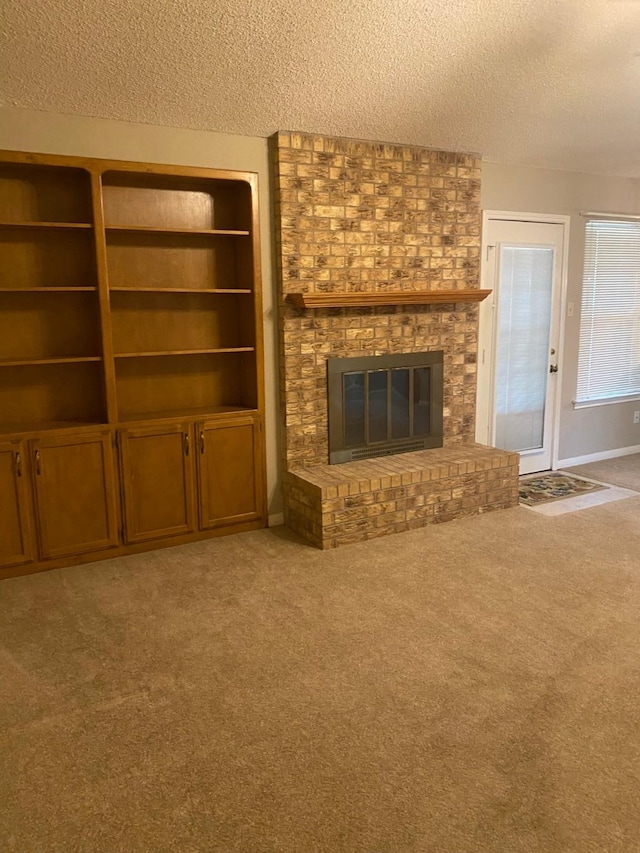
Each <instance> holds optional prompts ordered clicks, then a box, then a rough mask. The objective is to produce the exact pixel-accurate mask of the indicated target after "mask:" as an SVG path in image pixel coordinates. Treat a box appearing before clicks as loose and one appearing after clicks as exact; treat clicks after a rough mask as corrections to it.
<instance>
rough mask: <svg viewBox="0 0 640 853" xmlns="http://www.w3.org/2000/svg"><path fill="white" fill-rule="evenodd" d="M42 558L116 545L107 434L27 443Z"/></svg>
mask: <svg viewBox="0 0 640 853" xmlns="http://www.w3.org/2000/svg"><path fill="white" fill-rule="evenodd" d="M29 444H30V449H31V465H32V472H33V482H34V489H35V498H36V510H37V522H38V541H39V545H40V556H41V557H42V558H45V559H46V558H47V557H64V556H67V555H71V554H84V553H88V552H89V551H100V550H102V549H104V548H111V547H113V546H116V545H117V544H118V526H117V523H116V518H117V515H116V485H115V478H114V470H113V456H112V451H111V435H110V433H109V432H108V431H105V432H99V433H85V434H81V435H78V434H75V435H74V434H71V435H64V436H55V437H51V438H39V439H34V440H33V441H31V442H29Z"/></svg>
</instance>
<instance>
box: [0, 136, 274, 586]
mask: <svg viewBox="0 0 640 853" xmlns="http://www.w3.org/2000/svg"><path fill="white" fill-rule="evenodd" d="M262 372H263V356H262V308H261V297H260V243H259V233H258V205H257V176H256V175H255V174H253V173H249V172H232V171H223V170H214V169H195V168H179V167H171V166H161V165H156V164H148V163H129V162H119V161H113V160H93V159H87V158H74V157H58V156H53V155H51V156H49V155H41V154H25V153H22V152H7V151H5V152H0V440H1V441H3V442H4V444H3V447H6V448H8V449H6V450H4V451H3V453H4V455H3V456H2V469H1V470H0V481H1V484H0V497H2V499H3V503H6V504H7V505H8V506H10V510H9V511H8V512H6V513H4V516H3V518H2V520H0V534H1V535H2V540H3V541H2V543H1V544H0V564H1V565H7V563H8V561H11V565H16V566H17V565H18V564H20V563H23V564H24V563H26V562H28V561H29V560H33V568H34V570H39V569H42V568H46V567H48V566H49V565H63V564H64V563H65V561H66V562H70V561H72V560H71V559H69V558H71V557H75V555H78V554H81V553H83V554H86V555H87V559H92V557H91V555H92V554H94V553H95V555H96V556H95V559H99V558H100V554H101V553H102V555H103V556H104V552H105V551H106V550H107V549H109V548H113V547H115V546H116V545H117V547H118V553H129V552H131V550H143V549H144V547H145V544H144V543H146V542H148V543H150V544H149V545H148V546H147V547H155V546H156V545H159V544H161V543H162V540H163V539H165V538H166V539H167V540H168V541H169V539H171V540H173V541H175V538H176V537H181V539H180V541H189V537H191V538H203V537H205V536H215V535H219V534H221V533H224V532H232V531H233V530H235V529H238V528H241V529H250V527H252V526H253V527H260V526H264V525H265V524H266V509H265V505H266V501H265V493H264V488H265V486H264V448H263V442H264V439H263V435H262V431H261V429H260V425H261V424H262V422H263V417H264V387H263V376H262ZM196 424H198V427H197V428H196ZM232 424H233V425H232ZM200 433H202V436H203V445H202V446H203V447H204V453H203V454H202V457H203V458H202V459H200V458H199V447H200V443H199V440H200ZM116 434H117V435H120V437H121V440H122V445H121V452H120V467H119V468H117V467H116V468H115V469H114V468H113V467H112V464H111V462H110V458H111V456H112V448H111V446H110V444H109V441H110V438H109V436H113V435H116ZM185 436H186V438H185ZM15 442H18V443H19V442H22V445H20V446H21V447H22V450H20V451H19V452H20V453H21V454H22V453H23V452H24V451H25V450H27V456H28V459H27V460H26V462H25V460H24V459H22V457H21V461H22V463H23V465H24V466H25V467H24V471H25V472H26V473H23V474H22V477H19V476H18V475H17V474H16V457H15V453H16V452H18V451H15V449H14V448H15V446H16V445H15ZM187 448H188V449H189V454H190V455H189V456H187ZM114 470H115V472H116V473H115V475H114ZM114 477H120V481H119V482H118V481H117V480H115V479H114ZM29 478H30V482H31V486H32V488H33V494H30V488H29V482H27V481H29ZM25 495H27V496H28V499H27V497H25ZM119 495H122V507H123V514H124V517H123V518H120V517H119V516H118V515H117V513H118V512H119V511H120V502H119V501H118V500H117V498H118V496H119ZM32 504H33V507H34V512H35V515H36V516H37V524H33V525H30V524H29V518H30V515H31V513H30V508H31V505H32ZM123 524H124V528H125V530H126V544H125V545H122V544H120V545H118V537H117V530H118V528H119V527H120V526H122V525H123ZM128 549H129V550H128ZM76 562H77V560H76ZM6 571H7V570H4V569H3V574H5V573H6Z"/></svg>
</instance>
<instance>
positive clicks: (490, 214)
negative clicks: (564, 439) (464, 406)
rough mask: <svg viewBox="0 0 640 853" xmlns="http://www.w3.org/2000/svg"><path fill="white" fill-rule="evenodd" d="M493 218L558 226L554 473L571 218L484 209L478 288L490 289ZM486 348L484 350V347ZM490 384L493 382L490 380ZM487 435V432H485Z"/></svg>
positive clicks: (481, 426) (482, 426)
mask: <svg viewBox="0 0 640 853" xmlns="http://www.w3.org/2000/svg"><path fill="white" fill-rule="evenodd" d="M493 219H497V220H503V221H508V222H534V223H544V224H545V225H560V226H562V255H561V258H560V263H561V269H560V318H559V322H560V328H559V330H558V332H559V339H558V341H559V344H558V356H559V358H558V374H557V382H556V383H555V391H554V416H553V430H552V440H551V468H552V470H554V471H555V470H557V468H558V467H559V459H560V457H559V455H558V447H559V444H560V412H561V401H562V377H563V374H564V352H565V324H566V312H567V287H568V280H569V275H568V272H569V228H570V224H571V217H570V216H568V215H565V214H560V213H558V214H555V213H524V212H520V211H513V210H484V211H483V212H482V247H481V256H480V257H481V262H480V287H481V288H485V289H488V290H491V289H492V288H493V282H488V281H487V263H486V257H487V244H486V242H485V237H484V235H485V234H486V233H487V228H488V224H489V221H490V220H493ZM482 332H483V329H482V325H480V326H479V335H478V354H480V353H481V352H482V349H483V345H484V343H485V342H484V341H483V340H482V339H481V337H480V336H481V335H482ZM492 346H495V341H492ZM485 348H486V347H485ZM488 356H489V357H488V361H489V363H490V364H491V363H493V351H491V352H489V353H488ZM492 381H493V379H492ZM489 417H491V413H489ZM488 428H489V424H476V441H478V440H479V438H478V436H477V433H478V432H479V431H480V430H481V431H482V434H483V435H486V434H487V429H488ZM489 434H490V433H489Z"/></svg>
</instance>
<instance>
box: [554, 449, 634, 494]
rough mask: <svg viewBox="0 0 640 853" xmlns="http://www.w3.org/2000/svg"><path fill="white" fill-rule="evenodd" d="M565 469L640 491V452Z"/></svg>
mask: <svg viewBox="0 0 640 853" xmlns="http://www.w3.org/2000/svg"><path fill="white" fill-rule="evenodd" d="M563 471H568V472H570V473H572V474H578V475H579V476H582V477H590V478H592V479H593V480H601V481H602V482H603V483H611V485H612V486H621V487H622V488H623V489H633V491H635V492H640V453H634V454H632V455H631V456H618V457H616V458H615V459H603V460H602V461H601V462H589V463H587V464H586V465H578V466H577V467H575V468H563Z"/></svg>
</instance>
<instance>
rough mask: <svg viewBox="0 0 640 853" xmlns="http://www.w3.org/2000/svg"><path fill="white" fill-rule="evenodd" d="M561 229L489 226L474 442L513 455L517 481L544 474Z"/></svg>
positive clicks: (554, 376) (499, 222) (493, 222)
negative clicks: (516, 461)
mask: <svg viewBox="0 0 640 853" xmlns="http://www.w3.org/2000/svg"><path fill="white" fill-rule="evenodd" d="M563 239H564V226H563V225H562V224H552V223H545V222H527V221H511V220H504V219H493V218H490V219H489V220H488V223H487V224H486V227H485V232H484V262H485V270H484V281H485V286H487V287H489V288H491V289H492V290H493V293H492V295H491V297H490V298H489V299H487V300H486V303H487V304H486V305H485V306H484V307H483V313H482V316H481V330H480V338H481V342H480V362H481V363H480V365H479V370H478V432H477V437H478V440H479V441H482V442H483V443H486V444H490V445H491V446H493V447H500V448H502V449H504V450H516V451H518V452H519V453H520V473H521V474H529V473H533V472H535V471H546V470H548V469H550V468H551V467H552V461H553V436H554V425H555V417H556V405H555V402H556V386H557V383H558V381H559V380H558V371H559V364H560V362H559V331H560V292H561V286H560V285H561V278H562V259H563V251H562V248H563Z"/></svg>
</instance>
